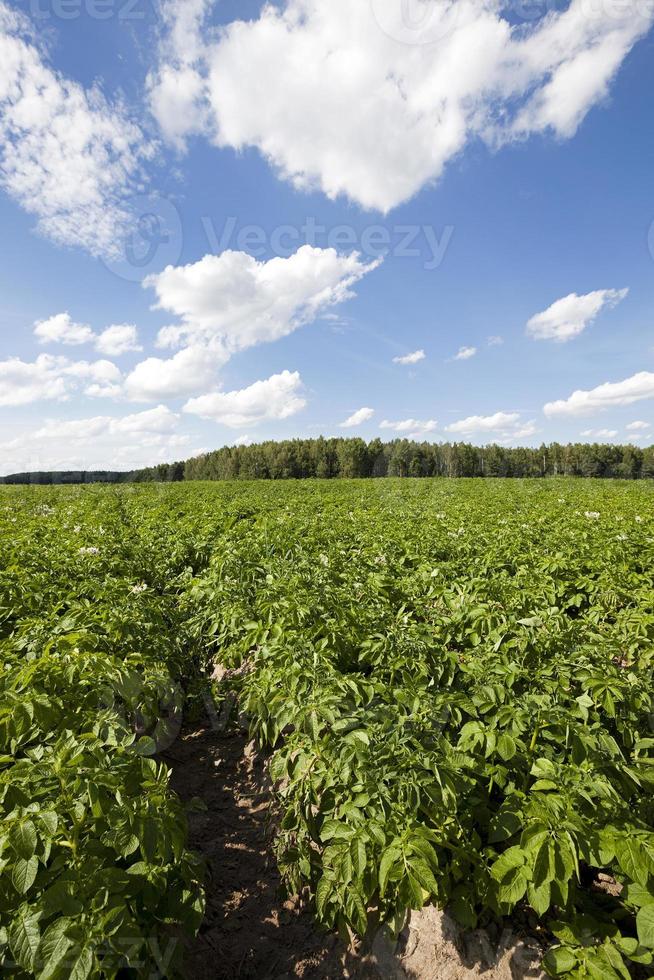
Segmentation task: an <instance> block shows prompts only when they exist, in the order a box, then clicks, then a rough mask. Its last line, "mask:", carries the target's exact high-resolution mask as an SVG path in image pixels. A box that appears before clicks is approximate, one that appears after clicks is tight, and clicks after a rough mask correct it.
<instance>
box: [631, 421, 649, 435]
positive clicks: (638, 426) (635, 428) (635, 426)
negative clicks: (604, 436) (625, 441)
mask: <svg viewBox="0 0 654 980" xmlns="http://www.w3.org/2000/svg"><path fill="white" fill-rule="evenodd" d="M650 428H651V424H650V423H649V422H642V421H636V422H630V423H629V425H628V426H627V432H642V431H644V430H645V429H650Z"/></svg>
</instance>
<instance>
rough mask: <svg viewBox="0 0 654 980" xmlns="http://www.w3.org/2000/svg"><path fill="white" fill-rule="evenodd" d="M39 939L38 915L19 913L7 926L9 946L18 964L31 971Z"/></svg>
mask: <svg viewBox="0 0 654 980" xmlns="http://www.w3.org/2000/svg"><path fill="white" fill-rule="evenodd" d="M40 941H41V930H40V928H39V916H38V915H33V914H32V915H27V914H22V915H19V917H18V918H17V919H15V920H14V922H13V923H12V925H11V926H10V928H9V948H10V950H11V952H12V955H13V957H14V959H15V960H16V962H17V963H18V965H19V966H21V967H22V968H23V969H24V970H27V971H28V972H30V973H32V972H33V971H34V964H35V962H36V954H37V951H38V948H39V943H40Z"/></svg>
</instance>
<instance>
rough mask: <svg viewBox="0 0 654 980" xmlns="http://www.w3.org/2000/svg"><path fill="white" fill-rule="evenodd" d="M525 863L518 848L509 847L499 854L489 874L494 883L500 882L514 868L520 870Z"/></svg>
mask: <svg viewBox="0 0 654 980" xmlns="http://www.w3.org/2000/svg"><path fill="white" fill-rule="evenodd" d="M524 863H525V853H524V851H523V850H522V849H521V848H520V847H517V846H516V847H509V849H508V850H506V851H504V853H503V854H500V856H499V857H498V859H497V861H495V863H494V864H493V865H492V867H491V869H490V873H491V875H492V876H493V878H495V880H496V881H502V880H503V879H504V878H506V876H507V875H508V874H509V872H510V871H512V870H513V869H514V868H520V867H522V865H523V864H524Z"/></svg>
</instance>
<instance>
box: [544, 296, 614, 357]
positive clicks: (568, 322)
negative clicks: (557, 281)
mask: <svg viewBox="0 0 654 980" xmlns="http://www.w3.org/2000/svg"><path fill="white" fill-rule="evenodd" d="M628 292H629V290H628V289H596V290H595V291H594V292H592V293H585V294H584V295H583V296H578V295H577V294H576V293H570V294H569V296H563V297H562V298H561V299H557V300H556V302H555V303H552V305H551V306H549V307H548V308H547V309H546V310H544V312H543V313H537V314H536V315H535V316H532V318H531V319H530V320H528V321H527V334H528V335H529V336H530V337H533V338H534V340H554V341H556V342H557V343H559V344H565V343H566V342H567V341H568V340H572V339H573V337H578V336H579V334H580V333H582V331H584V330H585V329H586V327H588V326H589V325H590V324H591V323H592V322H593V320H594V319H595V317H596V316H597V315H598V313H600V312H601V311H602V310H603V309H608V310H610V309H612V308H613V307H614V306H617V305H618V303H619V302H620V300H623V299H624V298H625V296H626V295H627V293H628Z"/></svg>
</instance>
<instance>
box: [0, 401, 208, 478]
mask: <svg viewBox="0 0 654 980" xmlns="http://www.w3.org/2000/svg"><path fill="white" fill-rule="evenodd" d="M178 429H179V416H178V415H175V414H174V413H173V412H171V411H170V409H168V408H166V407H165V406H164V405H159V406H157V407H156V408H153V409H150V410H148V411H145V412H138V413H136V414H133V415H127V416H123V417H113V416H107V415H98V416H94V417H92V418H81V419H47V420H46V421H45V423H43V424H42V425H41V426H40V427H39V428H38V429H36V430H32V431H28V432H25V433H22V434H21V436H20V438H17V439H13V440H11V441H9V442H5V443H4V444H2V445H0V450H1V451H2V464H1V465H2V471H3V472H4V473H11V472H14V473H15V472H20V471H30V470H32V471H33V470H38V469H58V470H61V469H108V468H111V469H117V470H129V469H132V468H135V467H141V466H151V465H154V464H155V463H160V462H169V461H171V460H173V459H177V458H179V456H180V455H181V456H183V457H185V456H188V455H189V453H190V450H191V445H192V443H191V439H190V437H189V436H188V435H186V434H184V433H180V432H179V431H178Z"/></svg>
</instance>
